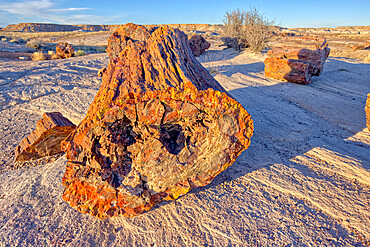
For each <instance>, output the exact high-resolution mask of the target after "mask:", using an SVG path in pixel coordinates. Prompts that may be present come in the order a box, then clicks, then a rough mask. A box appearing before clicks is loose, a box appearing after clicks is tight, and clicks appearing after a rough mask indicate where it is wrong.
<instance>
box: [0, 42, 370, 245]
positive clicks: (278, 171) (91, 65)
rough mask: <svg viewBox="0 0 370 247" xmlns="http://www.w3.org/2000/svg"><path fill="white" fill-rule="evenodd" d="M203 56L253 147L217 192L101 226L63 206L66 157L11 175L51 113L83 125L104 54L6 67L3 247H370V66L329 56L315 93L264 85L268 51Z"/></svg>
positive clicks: (0, 156)
mask: <svg viewBox="0 0 370 247" xmlns="http://www.w3.org/2000/svg"><path fill="white" fill-rule="evenodd" d="M199 60H200V61H201V62H202V63H203V65H204V66H205V67H207V68H209V70H210V71H211V72H212V73H214V75H215V78H216V79H217V80H218V81H219V82H220V83H221V84H222V85H223V86H224V87H225V88H226V89H227V90H229V92H230V93H231V94H232V95H233V96H234V97H235V98H236V99H237V100H238V101H239V102H240V103H241V104H242V105H243V106H244V107H245V108H246V109H247V111H248V112H249V113H250V114H251V115H252V118H253V120H254V123H255V134H254V136H253V138H252V144H251V146H250V148H249V149H248V150H247V151H245V152H244V153H243V154H242V155H241V156H240V157H239V158H238V159H237V161H236V162H235V163H234V164H233V165H232V166H231V167H229V168H228V169H227V170H226V171H225V172H223V173H222V174H220V175H219V176H218V177H217V178H216V179H215V180H214V181H213V182H212V183H211V184H210V185H208V186H206V187H204V188H196V189H194V190H193V191H192V192H191V193H189V194H187V195H185V196H183V197H181V198H179V199H178V200H177V201H174V202H165V203H161V204H160V205H159V206H158V207H156V208H155V209H153V210H151V211H149V212H147V213H144V214H142V215H140V216H137V217H135V218H125V217H116V218H112V219H105V220H100V219H97V218H94V217H91V216H88V215H83V214H80V213H79V212H77V211H75V210H74V209H72V208H71V207H69V205H68V204H67V203H66V202H64V201H63V200H62V198H61V197H62V194H63V186H62V183H61V179H62V177H63V174H64V171H65V163H66V159H65V158H60V159H58V160H57V161H55V162H53V163H49V164H47V165H44V166H37V167H32V168H22V169H18V170H13V171H11V170H9V169H7V167H11V166H12V164H13V162H12V159H13V158H14V154H13V153H12V151H13V150H14V148H15V147H16V145H17V144H18V143H19V142H20V141H21V140H22V139H23V138H24V137H25V136H27V135H28V134H29V133H30V132H31V131H32V130H33V128H34V127H35V123H36V121H37V120H39V119H40V118H41V114H42V113H43V112H44V111H59V112H61V113H62V114H63V115H64V116H66V117H68V118H69V119H70V120H71V121H73V122H74V123H76V124H78V123H79V121H80V120H81V119H82V118H83V117H84V115H85V112H86V110H87V107H88V106H89V104H90V103H91V102H92V100H93V97H94V95H95V94H96V92H97V90H98V88H99V85H100V78H99V77H97V76H96V74H97V73H96V72H97V69H98V68H100V67H103V66H105V65H106V64H107V63H108V58H107V57H106V55H104V54H97V55H89V56H84V57H78V58H72V59H66V60H58V61H43V62H32V61H30V62H18V61H17V62H8V61H0V114H1V118H0V165H1V170H2V171H3V172H2V173H0V181H1V183H0V198H1V199H0V208H1V210H0V246H65V245H67V246H249V245H251V246H353V245H354V246H363V245H364V244H363V242H361V241H365V240H364V239H367V240H370V188H369V186H370V179H369V177H370V172H369V169H370V133H369V131H368V130H367V129H365V112H364V106H365V100H366V94H367V93H369V92H370V64H366V63H362V62H359V61H355V60H349V59H333V58H332V59H329V60H328V61H327V63H326V64H325V68H324V72H323V74H322V75H321V76H320V77H314V78H313V82H312V84H310V85H308V86H303V85H297V84H292V83H283V82H279V81H276V80H271V79H266V78H265V77H264V74H263V68H264V66H263V55H253V54H249V53H248V52H243V53H241V54H239V55H238V54H233V52H232V51H230V50H225V51H221V50H217V49H213V50H211V51H209V52H207V53H206V54H204V55H202V56H201V57H200V58H199Z"/></svg>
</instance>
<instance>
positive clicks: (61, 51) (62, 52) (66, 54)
mask: <svg viewBox="0 0 370 247" xmlns="http://www.w3.org/2000/svg"><path fill="white" fill-rule="evenodd" d="M56 55H57V57H58V58H60V59H63V58H70V57H73V56H74V55H75V51H74V49H73V47H72V46H71V45H70V44H68V43H64V42H59V43H58V44H57V46H56Z"/></svg>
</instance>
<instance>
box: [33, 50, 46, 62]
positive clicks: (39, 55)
mask: <svg viewBox="0 0 370 247" xmlns="http://www.w3.org/2000/svg"><path fill="white" fill-rule="evenodd" d="M31 58H32V60H33V61H41V60H45V56H44V54H43V53H42V52H34V53H33V54H32V56H31Z"/></svg>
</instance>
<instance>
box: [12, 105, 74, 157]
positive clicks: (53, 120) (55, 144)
mask: <svg viewBox="0 0 370 247" xmlns="http://www.w3.org/2000/svg"><path fill="white" fill-rule="evenodd" d="M75 128H76V126H75V125H74V124H73V123H72V122H71V121H69V120H68V119H67V118H65V117H64V116H63V115H62V114H61V113H59V112H46V113H44V114H43V118H42V119H41V120H39V121H38V122H37V123H36V129H35V130H34V131H33V132H32V133H31V134H30V135H29V136H27V137H26V138H25V139H23V140H22V141H21V143H20V144H19V145H18V146H17V147H16V149H15V160H16V161H21V162H22V161H27V160H36V159H39V158H42V157H46V156H51V155H54V154H58V153H62V150H61V147H60V143H61V142H62V141H63V140H64V139H65V138H66V137H67V136H68V135H69V134H70V133H71V132H72V130H74V129H75Z"/></svg>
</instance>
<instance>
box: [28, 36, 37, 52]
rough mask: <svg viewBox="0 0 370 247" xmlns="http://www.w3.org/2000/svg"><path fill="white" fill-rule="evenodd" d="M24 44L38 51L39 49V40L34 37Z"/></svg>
mask: <svg viewBox="0 0 370 247" xmlns="http://www.w3.org/2000/svg"><path fill="white" fill-rule="evenodd" d="M26 46H27V47H30V48H34V49H36V50H37V51H39V49H40V47H41V41H40V40H36V39H33V40H29V41H27V43H26Z"/></svg>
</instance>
